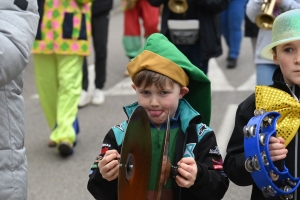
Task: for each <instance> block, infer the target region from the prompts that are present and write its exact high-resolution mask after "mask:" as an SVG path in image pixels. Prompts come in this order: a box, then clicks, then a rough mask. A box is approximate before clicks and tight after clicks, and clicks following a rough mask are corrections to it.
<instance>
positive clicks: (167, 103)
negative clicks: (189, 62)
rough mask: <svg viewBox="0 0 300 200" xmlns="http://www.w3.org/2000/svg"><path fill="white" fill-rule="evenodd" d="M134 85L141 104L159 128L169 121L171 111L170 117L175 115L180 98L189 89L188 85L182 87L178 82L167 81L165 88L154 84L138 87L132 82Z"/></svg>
mask: <svg viewBox="0 0 300 200" xmlns="http://www.w3.org/2000/svg"><path fill="white" fill-rule="evenodd" d="M132 87H133V89H134V90H135V91H136V95H137V98H138V103H139V105H141V106H143V107H144V108H145V109H146V111H147V114H148V117H149V119H150V120H151V122H152V123H153V124H155V126H156V127H157V128H160V126H161V125H162V124H163V123H164V122H165V121H167V117H168V112H169V111H170V117H174V115H175V112H176V110H177V107H178V102H179V99H181V98H182V97H183V96H184V95H185V94H186V93H188V91H189V89H188V88H187V87H181V86H179V85H178V84H176V83H175V84H173V85H172V84H170V83H167V84H166V87H165V88H164V89H163V90H160V89H158V88H157V87H155V85H154V84H152V85H151V86H149V87H146V88H144V87H143V85H142V86H141V87H136V86H135V85H134V84H132Z"/></svg>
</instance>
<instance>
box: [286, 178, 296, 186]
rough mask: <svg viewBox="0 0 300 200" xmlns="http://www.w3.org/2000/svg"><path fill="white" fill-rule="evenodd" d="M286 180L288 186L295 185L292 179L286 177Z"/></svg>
mask: <svg viewBox="0 0 300 200" xmlns="http://www.w3.org/2000/svg"><path fill="white" fill-rule="evenodd" d="M286 182H287V183H288V184H289V185H290V186H295V185H296V184H297V183H296V182H294V181H291V179H289V178H287V179H286Z"/></svg>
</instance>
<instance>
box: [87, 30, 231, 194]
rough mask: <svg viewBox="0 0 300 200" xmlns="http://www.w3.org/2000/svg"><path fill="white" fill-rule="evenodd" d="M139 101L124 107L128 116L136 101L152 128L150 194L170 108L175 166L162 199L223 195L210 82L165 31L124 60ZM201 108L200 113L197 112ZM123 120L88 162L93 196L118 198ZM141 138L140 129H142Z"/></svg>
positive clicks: (224, 186) (171, 151)
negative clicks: (211, 116) (98, 153)
mask: <svg viewBox="0 0 300 200" xmlns="http://www.w3.org/2000/svg"><path fill="white" fill-rule="evenodd" d="M127 69H128V72H129V75H130V77H131V79H132V81H133V84H132V87H133V89H134V90H135V91H136V97H137V102H135V103H133V104H131V105H128V106H124V111H125V113H126V114H127V116H128V117H130V116H131V114H132V112H133V110H134V109H135V108H136V107H137V106H143V107H144V108H145V110H146V112H147V115H148V117H149V123H150V131H151V144H152V161H151V175H150V183H149V188H148V199H152V198H151V196H152V195H153V193H154V190H155V187H156V177H157V176H156V174H157V171H158V163H159V157H160V156H159V155H160V152H161V151H162V148H163V145H162V142H163V137H162V136H163V134H164V132H165V131H166V120H167V117H168V113H170V143H169V156H170V160H171V164H172V165H174V166H178V173H179V175H177V176H176V177H175V178H169V180H168V182H167V183H166V185H165V186H164V188H163V192H162V196H161V199H162V200H163V199H164V200H166V199H199V200H200V199H201V200H205V199H206V200H214V199H216V200H217V199H222V197H223V196H224V194H225V192H226V191H227V188H228V185H229V181H228V179H227V177H226V175H225V174H224V173H223V170H222V169H223V167H222V156H221V154H220V152H219V148H218V145H217V142H216V137H215V134H214V132H213V130H212V129H211V128H210V127H208V124H209V121H210V113H211V90H210V81H209V80H208V78H207V77H206V75H205V74H204V73H203V72H202V71H201V70H200V69H199V68H197V67H196V66H194V65H193V64H192V63H191V62H190V61H189V60H188V59H187V58H186V57H185V56H184V55H183V54H182V53H181V52H180V51H179V50H178V49H177V48H176V47H175V46H174V45H173V44H172V43H171V42H170V41H169V40H168V39H167V38H166V37H165V36H163V35H162V34H159V33H155V34H152V35H150V36H149V37H148V39H147V40H146V43H145V46H144V48H143V50H142V51H141V52H140V53H139V54H138V55H137V56H136V57H135V58H134V59H133V60H132V61H131V62H130V63H129V64H128V66H127ZM200 113H201V115H200ZM127 123H128V122H127V121H124V122H122V123H121V124H119V125H116V126H114V127H112V128H111V129H110V130H109V132H108V133H107V135H106V136H105V138H104V141H103V144H102V149H101V153H100V155H99V156H98V157H97V160H96V161H95V162H94V164H93V165H92V167H91V171H90V179H89V182H88V189H89V191H90V192H91V194H92V195H93V196H94V197H95V198H96V199H117V198H118V197H117V188H118V186H117V183H118V175H119V165H118V161H117V160H114V159H115V158H119V157H120V151H121V146H122V141H123V137H124V134H125V132H126V128H127ZM141 137H143V134H142V133H141Z"/></svg>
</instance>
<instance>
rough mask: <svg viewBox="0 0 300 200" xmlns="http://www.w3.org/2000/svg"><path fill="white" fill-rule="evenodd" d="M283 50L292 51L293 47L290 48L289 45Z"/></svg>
mask: <svg viewBox="0 0 300 200" xmlns="http://www.w3.org/2000/svg"><path fill="white" fill-rule="evenodd" d="M284 51H285V52H292V51H293V49H292V48H290V47H287V48H285V49H284Z"/></svg>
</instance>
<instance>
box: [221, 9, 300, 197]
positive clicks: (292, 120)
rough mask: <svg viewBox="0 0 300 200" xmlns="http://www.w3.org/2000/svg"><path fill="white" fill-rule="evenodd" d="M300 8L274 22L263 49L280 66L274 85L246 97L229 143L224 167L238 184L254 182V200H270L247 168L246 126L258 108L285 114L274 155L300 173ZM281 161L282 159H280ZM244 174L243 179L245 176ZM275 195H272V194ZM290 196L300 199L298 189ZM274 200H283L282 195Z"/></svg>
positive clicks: (272, 142)
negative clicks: (269, 39)
mask: <svg viewBox="0 0 300 200" xmlns="http://www.w3.org/2000/svg"><path fill="white" fill-rule="evenodd" d="M299 19H300V9H295V10H291V11H287V12H285V13H283V14H280V15H279V16H278V17H277V18H276V19H275V21H274V23H273V29H272V43H271V44H269V45H267V46H266V47H264V48H263V49H262V52H261V56H262V57H263V58H266V59H269V60H273V61H274V63H275V64H276V65H279V68H278V69H276V70H275V72H274V74H273V82H274V83H273V85H271V86H256V89H255V93H253V94H252V95H250V96H249V97H248V98H247V99H246V100H244V101H243V102H242V103H241V104H240V105H239V106H238V109H237V112H236V120H235V127H234V129H233V133H232V136H231V138H230V141H229V143H228V146H227V155H226V158H225V161H224V170H225V172H226V174H227V175H228V177H229V179H230V180H231V181H232V182H234V183H235V184H237V185H240V186H248V185H252V195H251V200H261V199H267V198H266V194H265V195H264V194H263V192H262V191H261V190H260V189H259V188H258V187H257V186H256V184H255V182H254V181H253V179H252V176H251V174H250V172H249V171H248V170H249V169H248V168H247V169H248V170H247V169H246V167H245V166H246V165H245V161H246V157H245V151H244V133H243V127H244V126H245V125H247V123H248V121H249V120H250V119H251V118H252V117H253V116H254V110H260V109H264V110H265V111H267V112H270V111H277V112H279V113H280V114H281V117H280V118H279V120H278V121H277V124H276V131H277V135H276V136H277V138H275V137H270V143H269V150H270V158H271V160H272V161H273V162H274V161H279V165H277V166H278V167H279V166H283V165H282V164H283V161H284V162H285V166H286V168H287V169H288V170H289V172H290V173H291V175H292V176H293V177H299V176H300V162H299V159H298V152H299V144H300V141H299V136H298V131H299V130H298V129H299V126H300V104H299V95H300V88H299V85H300V23H299ZM277 163H278V162H277ZM241 177H243V178H241ZM269 196H272V195H269ZM292 196H293V197H292V198H288V199H295V200H298V199H300V190H299V189H298V190H296V191H295V192H294V194H293V195H292ZM271 199H272V200H273V199H275V200H279V199H283V198H280V197H279V196H277V197H272V198H271Z"/></svg>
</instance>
